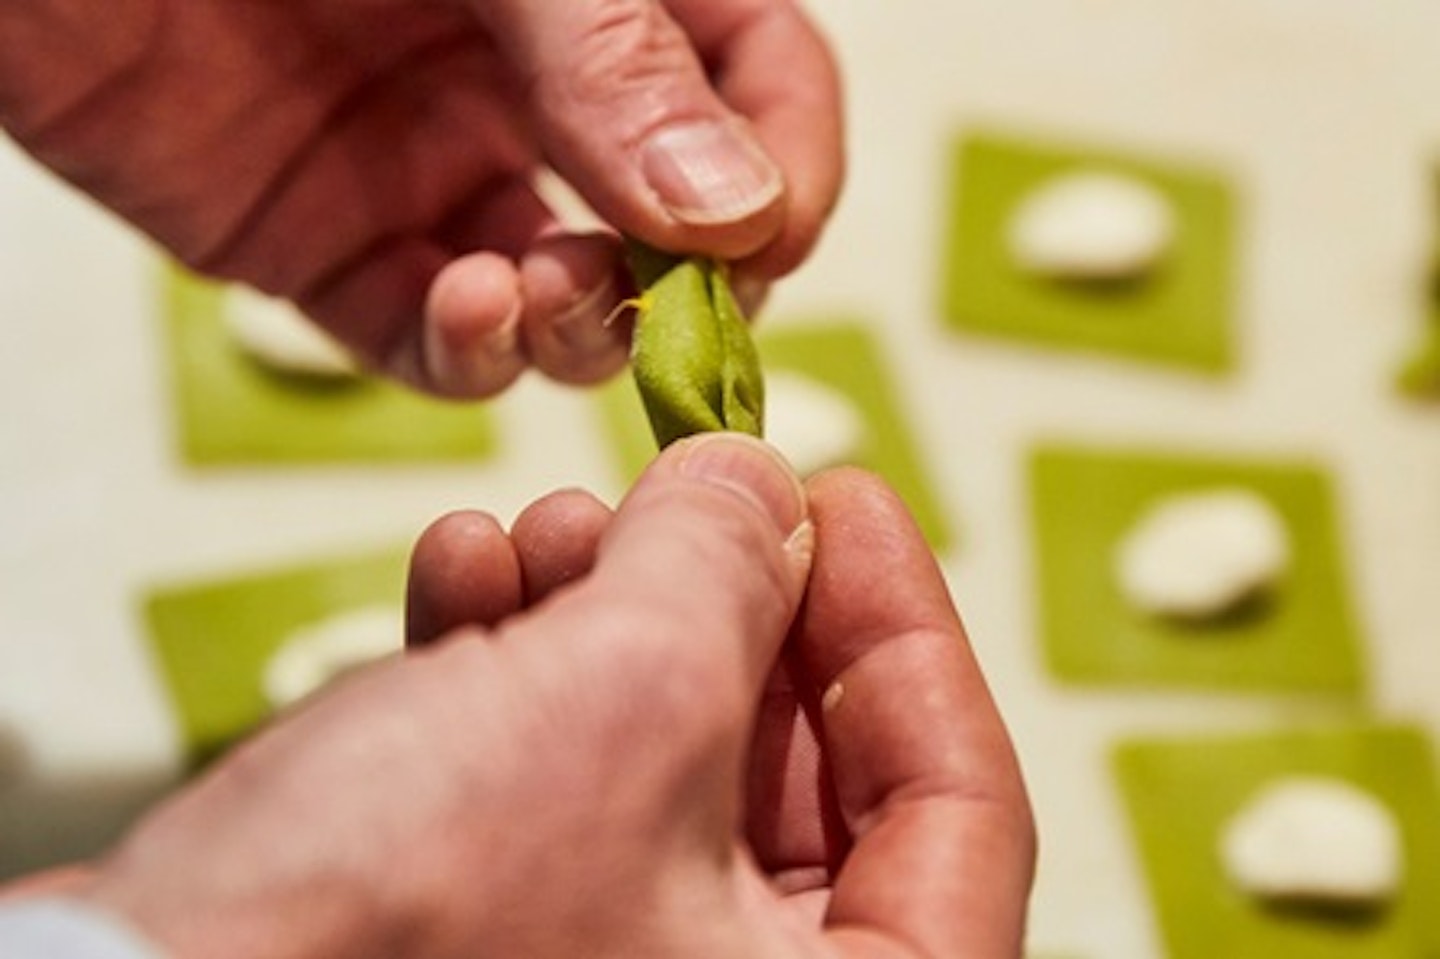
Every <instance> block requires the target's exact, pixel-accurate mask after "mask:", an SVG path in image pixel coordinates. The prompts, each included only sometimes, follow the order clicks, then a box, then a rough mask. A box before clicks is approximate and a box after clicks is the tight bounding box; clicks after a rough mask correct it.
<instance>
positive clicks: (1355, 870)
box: [1220, 776, 1404, 906]
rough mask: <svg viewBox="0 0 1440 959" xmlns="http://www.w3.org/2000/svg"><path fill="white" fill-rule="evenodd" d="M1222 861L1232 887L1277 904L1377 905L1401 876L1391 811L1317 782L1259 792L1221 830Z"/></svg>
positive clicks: (1334, 784) (1289, 781) (1347, 789)
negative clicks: (1283, 902) (1285, 902)
mask: <svg viewBox="0 0 1440 959" xmlns="http://www.w3.org/2000/svg"><path fill="white" fill-rule="evenodd" d="M1220 856H1221V859H1222V861H1223V863H1224V866H1225V872H1226V874H1227V875H1228V876H1229V878H1230V881H1231V882H1233V883H1234V884H1235V885H1236V886H1237V887H1239V888H1240V889H1243V890H1244V891H1245V892H1247V893H1249V894H1251V895H1253V896H1257V897H1259V898H1262V899H1269V900H1277V901H1295V902H1314V903H1334V904H1338V905H1349V906H1361V905H1378V904H1380V903H1383V902H1385V901H1387V900H1389V899H1390V898H1392V897H1393V896H1394V895H1395V893H1396V891H1397V890H1398V889H1399V888H1400V883H1401V879H1402V872H1403V869H1404V851H1403V849H1402V845H1401V841H1400V827H1399V824H1398V823H1397V822H1396V819H1395V815H1394V813H1392V812H1391V811H1390V809H1389V807H1387V806H1386V805H1385V804H1384V803H1382V802H1381V801H1380V800H1379V799H1377V798H1376V797H1375V796H1374V795H1372V794H1371V793H1370V792H1368V791H1366V790H1364V789H1361V788H1360V787H1358V786H1356V785H1354V784H1352V783H1350V782H1347V781H1345V780H1343V779H1337V778H1332V777H1323V776H1291V777H1284V778H1282V779H1279V780H1276V781H1275V782H1272V783H1271V784H1269V785H1267V786H1266V787H1264V788H1263V789H1262V790H1261V791H1260V792H1259V793H1258V794H1257V795H1256V796H1255V797H1254V798H1252V799H1251V800H1250V802H1248V803H1247V804H1246V805H1245V807H1244V808H1243V809H1242V810H1241V811H1240V812H1239V813H1237V814H1236V815H1235V816H1234V817H1233V818H1232V819H1231V820H1230V821H1229V822H1228V823H1226V825H1225V827H1224V829H1223V832H1222V836H1221V841H1220Z"/></svg>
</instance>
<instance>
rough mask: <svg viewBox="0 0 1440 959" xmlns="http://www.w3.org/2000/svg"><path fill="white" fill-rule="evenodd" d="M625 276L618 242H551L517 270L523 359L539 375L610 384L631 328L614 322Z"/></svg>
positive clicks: (577, 237) (606, 237)
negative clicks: (520, 299) (521, 309)
mask: <svg viewBox="0 0 1440 959" xmlns="http://www.w3.org/2000/svg"><path fill="white" fill-rule="evenodd" d="M627 276H628V274H627V272H626V271H625V267H624V259H623V254H622V251H621V248H620V241H619V238H618V237H615V236H614V235H611V234H602V233H584V234H555V235H552V236H549V237H545V238H543V239H541V240H539V241H538V242H537V243H536V244H535V245H534V246H533V247H532V248H531V249H530V251H529V252H527V253H526V254H525V256H524V258H523V259H522V260H521V265H520V280H521V289H522V293H523V296H524V301H525V302H524V313H523V319H522V328H523V330H524V335H525V346H526V352H527V353H528V355H529V358H530V361H531V362H532V363H533V364H534V365H535V366H536V367H537V368H538V369H540V371H541V372H543V373H545V374H546V375H547V376H550V377H552V378H554V379H556V380H558V381H560V382H562V383H574V384H580V385H587V384H591V383H597V382H600V381H602V380H605V379H607V378H609V377H610V376H613V375H614V374H616V373H618V372H619V371H620V370H621V369H623V368H624V366H625V363H626V360H627V359H628V357H629V347H630V332H629V324H628V323H626V322H623V321H621V320H620V318H618V317H617V316H616V307H617V305H618V304H619V303H620V301H621V298H622V295H623V293H622V291H623V290H624V289H625V288H626V280H625V278H626V277H627Z"/></svg>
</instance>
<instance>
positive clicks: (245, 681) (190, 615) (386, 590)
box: [143, 550, 409, 761]
mask: <svg viewBox="0 0 1440 959" xmlns="http://www.w3.org/2000/svg"><path fill="white" fill-rule="evenodd" d="M408 556H409V551H408V550H394V551H387V552H381V553H375V554H373V555H361V556H355V557H348V558H343V559H337V560H333V561H325V562H316V563H311V564H306V565H297V566H294V567H290V568H284V569H277V570H271V571H264V572H257V573H251V574H247V575H241V576H236V577H232V578H223V579H215V580H210V581H205V582H196V583H184V584H178V585H173V586H163V587H159V588H156V589H154V590H152V591H150V592H149V593H148V595H146V596H145V598H144V607H143V612H144V617H145V623H146V626H147V628H148V632H149V638H150V645H151V650H152V652H153V654H154V658H155V662H156V665H157V667H158V670H159V673H160V676H161V677H162V679H163V680H164V684H165V686H166V689H167V690H168V692H169V694H170V700H171V703H172V705H173V707H174V709H175V713H176V716H177V719H178V721H179V726H180V730H181V734H182V739H183V743H184V747H185V750H186V753H187V755H188V756H190V757H191V758H192V759H194V760H196V761H203V760H204V759H206V758H209V757H210V756H213V755H214V754H216V753H217V752H219V751H220V750H222V749H224V748H225V746H227V745H229V744H230V743H232V742H233V741H235V740H236V739H237V738H239V737H241V736H243V735H245V734H246V733H247V732H249V731H250V730H252V729H253V728H255V726H256V725H258V724H259V723H261V722H262V721H264V720H265V719H267V718H268V717H269V716H270V714H271V708H270V704H269V702H268V700H267V699H266V697H265V693H264V691H263V689H262V685H261V682H262V676H263V674H264V670H265V666H266V663H267V661H268V660H269V658H270V656H271V655H272V654H273V653H274V652H275V651H276V650H277V649H279V648H280V646H281V645H282V644H283V643H284V642H285V641H286V639H288V638H289V637H290V636H291V635H292V634H293V633H294V631H295V630H296V629H297V628H299V627H300V626H303V625H306V624H310V623H314V622H317V621H319V620H323V619H326V618H329V617H330V616H333V615H336V614H338V613H341V612H344V611H347V610H353V609H358V608H361V607H366V606H394V607H395V608H396V609H397V610H399V609H402V608H403V604H404V600H405V576H406V570H407V563H408ZM402 640H403V637H401V636H399V635H397V636H396V637H395V642H396V648H399V647H400V646H401V644H402Z"/></svg>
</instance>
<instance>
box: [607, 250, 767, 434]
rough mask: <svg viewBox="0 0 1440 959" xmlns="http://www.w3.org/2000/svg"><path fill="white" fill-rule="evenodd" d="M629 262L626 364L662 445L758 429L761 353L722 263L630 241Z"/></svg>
mask: <svg viewBox="0 0 1440 959" xmlns="http://www.w3.org/2000/svg"><path fill="white" fill-rule="evenodd" d="M630 266H631V270H632V272H633V273H634V275H635V280H636V283H637V285H638V286H639V287H640V295H639V297H638V299H637V300H636V302H635V306H636V319H635V333H634V337H633V339H632V346H631V363H630V365H631V370H632V372H633V375H634V377H635V385H636V387H637V388H638V389H639V392H640V399H641V401H642V402H643V403H644V406H645V414H646V416H647V417H649V420H650V428H651V430H652V431H653V432H654V434H655V440H656V442H657V443H659V445H660V448H661V449H664V448H665V447H666V446H668V445H669V444H671V443H673V442H674V441H675V440H677V439H681V438H682V437H685V436H689V435H691V434H693V433H700V432H704V431H707V430H735V431H738V432H743V433H749V434H751V435H752V436H760V435H762V433H763V430H764V421H765V414H764V408H765V382H764V378H763V376H762V374H761V371H760V356H759V353H757V352H756V349H755V343H754V341H753V340H752V339H751V338H750V325H749V323H747V322H746V320H745V316H744V314H743V313H741V311H740V307H739V305H738V304H737V303H736V302H735V297H734V294H732V293H731V291H730V284H729V281H728V280H727V278H726V272H725V267H724V265H723V264H720V263H717V262H715V261H714V260H710V259H707V258H704V257H693V256H692V257H684V258H680V257H672V256H669V255H667V254H664V253H660V252H659V251H657V250H653V249H650V248H649V247H645V246H643V245H640V244H638V243H633V242H632V243H631V245H630Z"/></svg>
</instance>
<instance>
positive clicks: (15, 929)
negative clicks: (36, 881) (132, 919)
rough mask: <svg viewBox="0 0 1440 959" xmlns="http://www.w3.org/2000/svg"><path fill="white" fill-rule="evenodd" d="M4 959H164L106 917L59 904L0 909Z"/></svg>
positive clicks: (44, 901)
mask: <svg viewBox="0 0 1440 959" xmlns="http://www.w3.org/2000/svg"><path fill="white" fill-rule="evenodd" d="M0 956H4V957H5V959H164V957H163V956H162V955H161V953H160V952H159V951H158V950H156V949H155V947H153V946H151V945H149V944H147V943H145V942H144V941H143V940H141V939H140V938H139V937H138V936H137V935H136V934H135V933H134V932H132V931H130V930H129V929H127V928H125V926H123V925H122V924H121V923H119V922H117V921H116V920H114V919H112V918H110V917H109V916H106V915H105V914H104V913H102V912H100V911H98V910H95V909H90V908H87V907H85V906H83V905H80V904H79V903H76V902H71V901H69V900H62V899H33V900H20V901H16V902H12V903H7V904H3V905H0Z"/></svg>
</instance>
